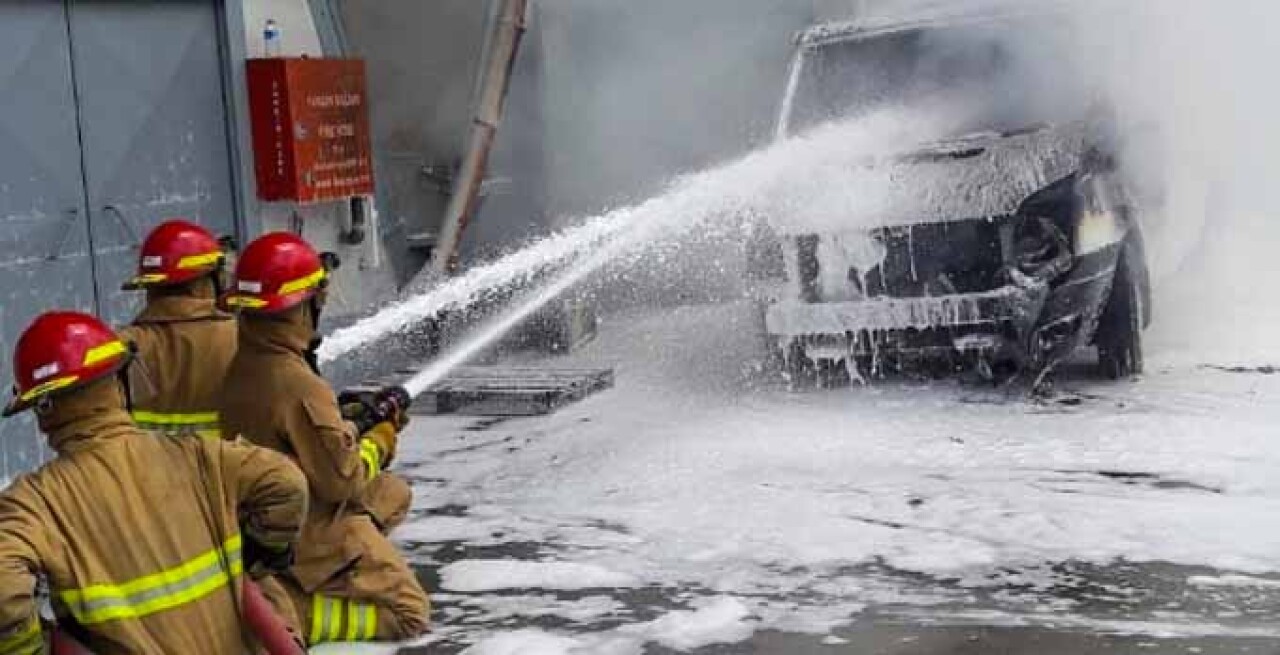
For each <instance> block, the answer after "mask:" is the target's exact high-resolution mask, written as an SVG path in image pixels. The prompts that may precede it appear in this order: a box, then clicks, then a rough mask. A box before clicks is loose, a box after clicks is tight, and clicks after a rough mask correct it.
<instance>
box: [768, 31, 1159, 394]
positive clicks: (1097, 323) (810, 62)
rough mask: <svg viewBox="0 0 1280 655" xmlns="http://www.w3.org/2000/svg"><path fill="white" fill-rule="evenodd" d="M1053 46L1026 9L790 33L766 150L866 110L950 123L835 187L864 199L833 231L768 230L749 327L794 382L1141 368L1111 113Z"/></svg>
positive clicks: (1135, 284) (1135, 211) (792, 225)
mask: <svg viewBox="0 0 1280 655" xmlns="http://www.w3.org/2000/svg"><path fill="white" fill-rule="evenodd" d="M1070 43H1071V41H1070V36H1069V35H1068V34H1064V33H1063V30H1062V28H1061V26H1060V25H1059V24H1058V23H1057V22H1055V21H1054V19H1053V17H1052V16H1050V15H1044V14H1028V13H996V14H984V15H978V16H974V15H969V16H956V15H950V16H940V17H938V16H935V17H930V18H926V19H915V20H908V21H901V20H899V21H892V22H880V23H876V22H874V21H870V22H867V21H864V22H861V23H841V24H832V25H820V26H817V27H814V28H812V29H810V30H808V31H806V32H804V33H802V34H801V35H800V36H799V37H798V41H797V44H798V45H797V52H796V56H795V60H794V62H793V64H792V73H791V79H790V80H789V83H788V85H787V96H786V98H785V101H784V102H783V103H782V105H783V113H782V116H781V118H780V121H779V127H778V132H779V137H780V138H786V137H788V136H791V135H794V134H800V133H803V132H805V131H806V130H810V129H814V128H815V127H817V126H820V125H822V124H824V123H828V122H831V121H840V120H857V118H858V116H859V115H866V114H868V113H870V112H875V111H881V112H883V111H890V110H907V109H911V110H922V109H928V110H930V111H935V112H937V113H941V114H945V115H946V116H947V120H945V121H940V122H939V124H940V125H945V129H943V128H939V129H941V131H940V132H939V131H935V132H933V133H930V132H929V131H928V130H926V129H924V127H923V126H922V129H921V134H920V137H921V138H920V139H919V140H917V141H912V142H909V143H899V144H895V146H894V147H893V148H891V149H890V150H889V151H888V152H885V153H880V154H876V155H875V156H870V155H869V156H868V157H867V158H866V160H865V161H863V162H862V163H860V164H859V165H857V166H852V167H850V168H849V170H848V171H846V172H844V173H842V175H843V177H841V178H840V179H839V180H837V181H835V182H833V183H834V184H838V185H847V188H848V189H857V190H860V191H859V192H860V193H863V194H868V193H872V194H874V195H875V196H876V197H875V201H874V202H871V201H870V199H869V198H868V201H867V202H851V203H849V206H848V207H847V208H846V209H845V210H844V211H843V212H842V213H841V214H840V215H838V216H837V217H835V219H834V220H833V218H832V217H831V216H830V212H827V214H826V215H824V216H822V217H820V218H812V219H811V218H808V217H806V216H804V215H803V213H804V212H802V211H798V212H797V215H787V216H773V217H769V220H768V221H767V223H768V224H767V226H766V227H765V229H764V230H763V231H762V233H763V234H764V235H765V236H763V237H761V238H760V239H758V240H757V242H756V243H755V244H754V245H753V250H752V269H753V271H755V273H756V274H757V276H758V277H760V278H762V279H766V280H768V279H772V280H775V284H774V286H772V287H769V288H770V289H771V292H770V294H769V295H768V298H767V299H766V300H765V302H764V303H763V312H764V325H765V329H766V332H767V335H768V338H769V341H770V343H771V346H772V348H773V349H774V351H775V352H776V354H777V355H778V356H779V358H780V361H781V362H782V363H783V365H784V366H785V370H786V372H787V374H788V376H789V377H790V378H791V379H792V380H794V381H806V380H814V379H820V378H822V377H824V376H828V375H832V374H836V375H840V376H842V377H843V376H849V377H854V378H857V377H866V376H869V375H875V374H877V373H881V372H885V371H890V370H894V369H895V368H899V367H903V366H907V365H911V364H914V363H918V362H919V363H928V364H929V365H932V366H936V365H939V364H941V365H942V366H943V367H948V368H949V369H951V370H958V369H968V370H974V371H977V372H979V373H981V374H983V375H984V376H987V377H997V376H999V375H1000V372H1001V371H1002V370H1010V371H1024V372H1030V373H1032V376H1033V377H1034V379H1036V380H1037V381H1040V380H1043V379H1044V376H1045V374H1046V373H1047V372H1048V371H1051V370H1052V369H1053V368H1054V367H1055V366H1056V365H1057V364H1058V363H1060V362H1062V361H1064V360H1065V359H1067V358H1068V357H1069V356H1071V355H1072V354H1073V353H1076V352H1077V351H1079V350H1081V349H1083V348H1086V347H1094V348H1096V353H1097V362H1098V367H1099V370H1100V371H1101V372H1102V373H1104V374H1105V375H1106V376H1108V377H1111V378H1120V377H1125V376H1130V375H1133V374H1136V373H1139V372H1141V370H1142V365H1143V364H1142V332H1143V330H1144V328H1145V327H1146V326H1147V325H1148V324H1149V322H1150V319H1151V302H1150V285H1149V282H1148V273H1147V265H1146V256H1145V253H1144V248H1143V237H1142V229H1141V224H1142V220H1141V214H1140V207H1139V204H1140V203H1138V202H1136V201H1134V199H1133V197H1132V194H1130V192H1129V190H1128V189H1127V188H1126V186H1127V185H1126V179H1127V178H1126V175H1125V174H1124V171H1123V170H1122V166H1121V163H1120V162H1121V158H1119V157H1118V156H1117V155H1116V151H1117V148H1116V144H1117V142H1118V139H1117V137H1116V134H1117V128H1116V127H1115V121H1114V119H1113V118H1112V117H1111V113H1110V112H1108V111H1107V110H1106V109H1105V104H1103V103H1101V102H1100V101H1099V100H1098V98H1097V96H1096V95H1095V94H1093V93H1091V91H1090V89H1089V88H1088V83H1087V81H1086V80H1084V79H1081V78H1077V77H1074V76H1073V74H1072V71H1070V70H1069V68H1070V67H1069V66H1067V65H1065V64H1064V63H1063V62H1064V61H1067V59H1066V53H1065V51H1063V50H1062V49H1064V48H1070ZM1046 81H1047V82H1049V83H1046Z"/></svg>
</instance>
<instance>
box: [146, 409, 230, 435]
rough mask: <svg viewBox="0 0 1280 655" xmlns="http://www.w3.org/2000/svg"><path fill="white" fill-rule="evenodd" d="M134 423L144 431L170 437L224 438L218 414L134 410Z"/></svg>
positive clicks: (220, 418)
mask: <svg viewBox="0 0 1280 655" xmlns="http://www.w3.org/2000/svg"><path fill="white" fill-rule="evenodd" d="M133 422H134V423H136V424H137V425H138V427H140V428H142V429H143V430H152V431H155V432H160V433H163V434H169V435H182V434H197V435H200V436H201V437H205V438H208V439H221V438H222V417H221V416H220V415H219V414H218V412H186V413H179V412H153V411H150V410H145V409H138V410H134V412H133Z"/></svg>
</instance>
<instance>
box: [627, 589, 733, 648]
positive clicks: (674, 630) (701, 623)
mask: <svg viewBox="0 0 1280 655" xmlns="http://www.w3.org/2000/svg"><path fill="white" fill-rule="evenodd" d="M750 615H751V612H750V610H748V609H747V606H746V605H744V604H743V603H742V601H740V600H738V599H737V598H733V597H730V596H720V597H716V598H702V599H699V600H697V601H695V603H694V609H692V610H676V611H672V612H668V613H667V614H665V615H663V616H661V617H659V618H657V619H655V620H653V621H650V622H649V623H642V624H638V625H631V626H625V627H623V628H621V629H620V632H622V633H624V634H634V635H638V636H640V637H642V638H643V639H644V640H645V641H653V642H657V643H659V644H661V645H663V646H666V647H667V648H673V649H675V650H680V651H687V650H693V649H695V648H702V647H703V646H710V645H713V644H732V643H735V642H739V641H743V640H745V639H748V638H750V637H751V635H752V634H754V633H755V624H754V622H752V621H750V620H749V617H750Z"/></svg>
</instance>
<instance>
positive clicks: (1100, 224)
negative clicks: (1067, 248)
mask: <svg viewBox="0 0 1280 655" xmlns="http://www.w3.org/2000/svg"><path fill="white" fill-rule="evenodd" d="M1122 238H1124V230H1122V229H1121V228H1120V222H1119V221H1117V220H1116V216H1115V214H1113V213H1111V212H1107V211H1103V212H1085V213H1084V215H1082V216H1081V217H1080V222H1079V223H1078V224H1076V254H1077V255H1087V254H1089V253H1091V252H1097V251H1099V250H1102V249H1103V248H1106V247H1108V246H1111V245H1114V244H1116V243H1119V242H1120V240H1121V239H1122Z"/></svg>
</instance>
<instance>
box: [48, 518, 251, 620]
mask: <svg viewBox="0 0 1280 655" xmlns="http://www.w3.org/2000/svg"><path fill="white" fill-rule="evenodd" d="M243 571H244V563H243V561H242V560H241V558H240V535H236V536H234V537H232V538H230V539H228V540H227V541H226V543H225V544H223V546H222V548H215V549H213V550H210V551H208V552H206V553H203V554H201V555H198V556H196V557H193V558H191V559H189V560H187V561H186V562H183V563H182V564H179V565H177V566H175V567H173V568H170V569H166V570H164V571H160V572H159V573H152V574H150V575H146V576H143V577H141V578H135V579H133V580H130V581H128V582H123V583H120V584H114V583H108V584H97V585H92V586H89V587H84V588H82V589H68V590H65V591H60V592H58V599H59V600H60V601H61V602H62V604H63V605H64V606H66V608H67V609H68V610H69V611H70V612H71V615H72V616H74V617H75V619H76V620H77V621H79V622H80V624H81V625H94V624H98V623H105V622H107V621H115V620H119V619H139V618H142V617H144V616H148V615H151V614H155V613H157V612H163V611H165V610H171V609H174V608H176V607H181V606H183V605H186V604H188V603H194V602H196V601H198V600H200V599H202V598H204V597H206V596H208V595H209V594H212V593H213V592H215V591H217V590H219V589H222V588H224V587H226V586H227V585H228V584H229V583H230V582H231V579H232V578H234V577H236V576H238V575H240V574H241V573H242V572H243Z"/></svg>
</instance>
